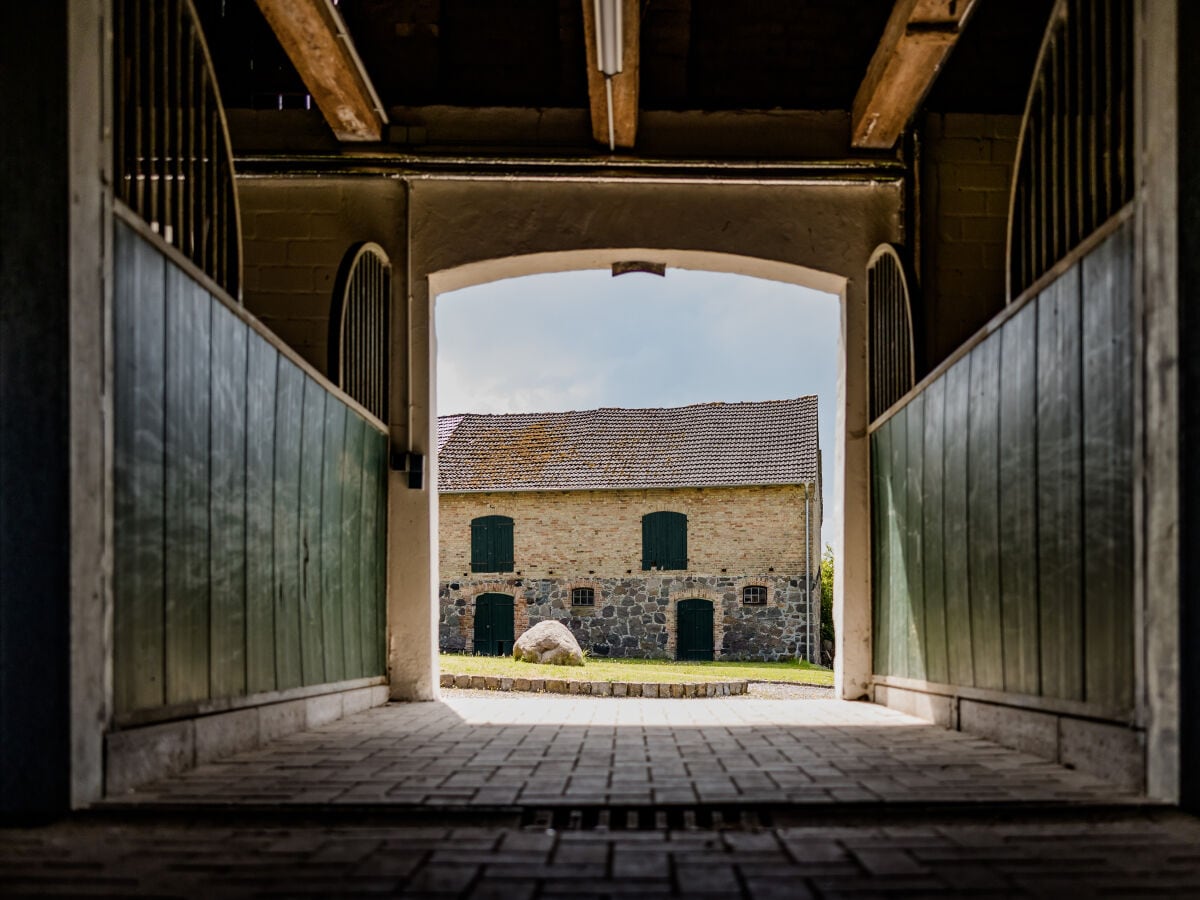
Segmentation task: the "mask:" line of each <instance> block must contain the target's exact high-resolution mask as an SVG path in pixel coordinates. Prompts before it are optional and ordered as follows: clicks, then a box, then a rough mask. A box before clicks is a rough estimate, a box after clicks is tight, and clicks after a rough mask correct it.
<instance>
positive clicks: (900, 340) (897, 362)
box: [867, 244, 916, 421]
mask: <svg viewBox="0 0 1200 900" xmlns="http://www.w3.org/2000/svg"><path fill="white" fill-rule="evenodd" d="M867 307H868V310H867V322H868V328H869V329H870V331H869V347H870V362H869V364H870V373H869V389H870V400H871V420H872V421H874V420H875V419H877V418H879V417H880V416H881V415H883V414H884V413H885V412H886V411H887V410H888V408H889V407H890V406H892V404H894V403H895V402H896V401H897V400H899V399H900V398H901V397H903V396H904V395H905V394H906V393H908V392H909V391H910V390H912V387H913V385H914V384H915V383H916V347H915V340H914V336H913V316H912V296H911V294H910V291H909V279H908V276H907V275H906V274H905V267H904V264H903V262H902V260H901V259H900V254H899V253H898V252H897V251H896V248H895V247H893V246H892V245H891V244H880V245H879V247H878V248H877V249H876V250H875V252H874V253H873V254H872V255H871V259H870V261H869V262H868V263H867Z"/></svg>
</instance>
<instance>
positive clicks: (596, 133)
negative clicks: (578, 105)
mask: <svg viewBox="0 0 1200 900" xmlns="http://www.w3.org/2000/svg"><path fill="white" fill-rule="evenodd" d="M582 3H583V40H584V43H585V44H586V46H587V78H588V100H589V101H590V104H591V108H592V136H593V137H594V138H595V139H596V140H597V141H598V142H600V143H601V144H604V145H605V146H606V147H607V146H608V97H607V93H606V91H605V88H604V75H603V74H602V73H601V72H600V69H599V68H598V66H597V63H596V14H595V6H594V3H593V0H582ZM622 3H623V8H622V10H621V18H622V24H623V26H624V34H623V41H624V44H625V47H624V50H625V54H624V56H623V58H622V60H623V61H622V63H621V72H620V74H619V75H615V76H613V80H612V89H613V134H614V137H615V143H616V145H617V146H618V147H625V148H630V147H632V146H633V144H634V141H635V140H636V139H637V124H638V64H639V63H638V61H639V46H638V42H639V36H640V34H641V24H642V13H641V4H640V2H639V0H622Z"/></svg>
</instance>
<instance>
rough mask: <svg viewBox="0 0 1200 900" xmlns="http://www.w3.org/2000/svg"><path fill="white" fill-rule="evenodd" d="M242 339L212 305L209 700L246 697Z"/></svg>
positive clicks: (241, 330) (231, 319)
mask: <svg viewBox="0 0 1200 900" xmlns="http://www.w3.org/2000/svg"><path fill="white" fill-rule="evenodd" d="M246 338H247V329H246V326H245V325H244V324H242V322H240V321H238V319H237V318H236V317H235V316H234V315H233V313H231V312H230V311H229V310H227V309H225V307H224V306H222V305H221V304H220V303H214V304H213V321H212V424H211V429H212V457H211V465H212V500H211V506H210V509H209V522H210V540H211V552H210V554H209V571H210V573H211V574H210V577H211V579H212V589H211V596H212V623H211V628H210V634H211V635H212V639H211V640H212V644H211V647H212V660H211V672H210V675H209V691H210V694H211V696H213V697H235V696H238V695H240V694H244V693H245V692H246Z"/></svg>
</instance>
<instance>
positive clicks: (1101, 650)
mask: <svg viewBox="0 0 1200 900" xmlns="http://www.w3.org/2000/svg"><path fill="white" fill-rule="evenodd" d="M1132 233H1133V232H1132V227H1131V226H1130V225H1126V226H1124V227H1123V228H1121V229H1120V230H1119V231H1117V232H1116V233H1115V234H1114V235H1113V236H1112V237H1110V238H1109V239H1108V240H1107V241H1106V242H1105V243H1103V244H1101V245H1100V247H1098V248H1097V249H1096V251H1095V252H1093V253H1092V254H1090V255H1089V256H1088V258H1087V259H1085V260H1084V262H1083V297H1084V300H1083V351H1082V352H1083V490H1084V497H1083V503H1084V509H1085V511H1086V515H1085V516H1084V523H1083V537H1084V540H1083V548H1084V558H1083V579H1084V583H1083V588H1084V607H1085V612H1084V621H1085V638H1086V642H1085V646H1086V656H1085V672H1086V683H1085V696H1086V698H1087V699H1088V701H1089V702H1094V703H1098V704H1100V705H1102V706H1104V707H1107V708H1111V709H1118V710H1120V709H1128V708H1129V707H1130V706H1132V704H1133V683H1134V673H1133V641H1132V640H1131V638H1132V635H1133V633H1134V630H1133V603H1132V597H1133V385H1132V379H1131V378H1130V377H1129V372H1130V371H1131V370H1132V366H1133V343H1132V342H1133V315H1132V309H1131V308H1130V305H1129V303H1128V302H1127V298H1128V297H1129V296H1130V294H1131V293H1132V271H1131V268H1130V261H1131V260H1132V258H1133V247H1132Z"/></svg>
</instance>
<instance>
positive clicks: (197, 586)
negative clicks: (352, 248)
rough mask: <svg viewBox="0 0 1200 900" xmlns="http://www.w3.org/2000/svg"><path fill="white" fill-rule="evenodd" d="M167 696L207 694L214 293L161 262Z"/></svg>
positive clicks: (180, 699) (182, 698) (181, 698)
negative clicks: (163, 290) (163, 292)
mask: <svg viewBox="0 0 1200 900" xmlns="http://www.w3.org/2000/svg"><path fill="white" fill-rule="evenodd" d="M165 299H166V450H165V454H164V456H165V461H166V507H165V508H166V545H165V552H166V559H165V568H164V577H165V579H166V584H165V590H166V593H165V597H166V611H165V624H166V663H167V665H166V671H167V703H187V702H189V701H194V700H203V699H205V698H206V697H207V696H208V680H209V679H208V657H209V646H208V640H209V623H208V616H209V583H210V572H209V559H208V553H209V547H208V500H209V493H210V488H209V477H208V461H209V453H210V451H209V418H210V413H209V397H210V385H211V375H210V372H209V358H210V344H211V337H210V334H209V329H210V323H211V320H212V309H211V306H212V298H211V297H209V295H208V292H207V291H205V290H204V289H203V288H202V287H200V285H198V284H197V283H196V282H195V281H193V280H192V279H191V278H188V277H187V276H186V275H184V273H183V270H182V269H179V268H178V267H176V266H168V267H167V269H166V298H165Z"/></svg>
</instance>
